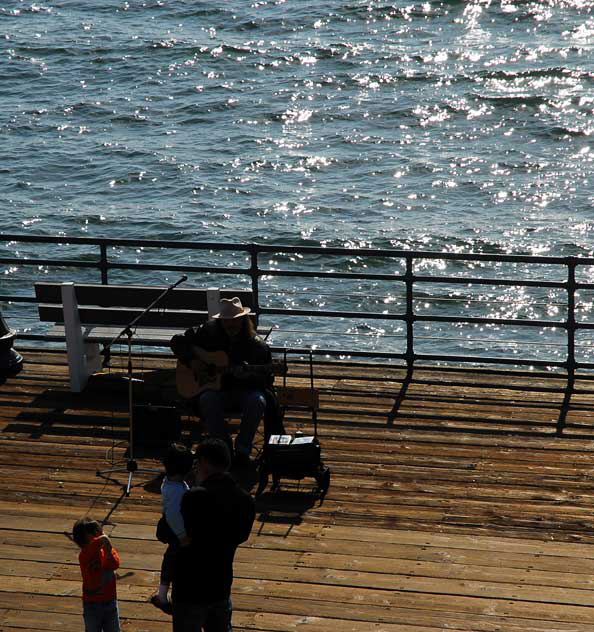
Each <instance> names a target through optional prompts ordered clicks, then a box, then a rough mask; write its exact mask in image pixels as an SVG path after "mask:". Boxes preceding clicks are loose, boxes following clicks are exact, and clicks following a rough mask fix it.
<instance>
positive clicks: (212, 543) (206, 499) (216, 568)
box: [172, 439, 255, 632]
mask: <svg viewBox="0 0 594 632" xmlns="http://www.w3.org/2000/svg"><path fill="white" fill-rule="evenodd" d="M229 465H230V455H229V450H228V448H227V446H226V444H225V442H224V441H221V440H220V439H206V440H205V441H203V442H202V443H201V444H200V445H199V446H198V448H197V450H196V461H195V469H196V470H197V472H196V473H197V480H198V486H197V487H194V488H192V489H191V490H190V491H188V492H186V494H185V495H184V497H183V499H182V504H181V513H182V516H183V519H184V525H185V528H186V533H187V535H188V538H189V539H190V545H189V546H187V547H184V549H183V554H181V555H178V556H177V558H176V561H175V568H174V578H173V587H172V602H173V632H199V631H200V632H230V631H231V630H232V627H231V607H232V606H231V599H230V595H231V585H232V583H233V559H234V556H235V550H236V549H237V547H238V546H239V545H240V544H241V543H242V542H245V541H246V540H247V539H248V537H249V535H250V531H251V529H252V525H253V523H254V518H255V503H254V499H253V498H252V497H251V496H250V494H249V493H248V492H246V491H245V490H244V489H242V488H241V487H240V486H239V485H238V484H237V483H236V482H235V480H234V479H233V478H232V477H231V476H230V474H229V473H228V471H227V470H228V468H229Z"/></svg>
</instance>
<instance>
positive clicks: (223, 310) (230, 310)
mask: <svg viewBox="0 0 594 632" xmlns="http://www.w3.org/2000/svg"><path fill="white" fill-rule="evenodd" d="M219 310H220V311H219V313H218V314H215V315H214V316H213V318H220V319H222V320H231V319H233V318H241V317H242V316H245V315H246V314H249V313H250V308H249V307H244V306H243V305H242V304H241V300H240V299H239V298H238V297H237V296H234V297H233V298H222V299H221V300H220V301H219Z"/></svg>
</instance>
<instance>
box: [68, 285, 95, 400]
mask: <svg viewBox="0 0 594 632" xmlns="http://www.w3.org/2000/svg"><path fill="white" fill-rule="evenodd" d="M62 306H63V311H64V332H65V334H66V351H67V355H68V369H69V371H70V390H71V391H72V392H73V393H80V392H81V391H82V390H83V389H84V387H85V386H86V384H87V380H88V379H89V369H88V368H87V349H86V345H85V343H84V341H83V335H82V330H81V326H80V318H79V316H78V304H77V302H76V295H75V293H74V283H62Z"/></svg>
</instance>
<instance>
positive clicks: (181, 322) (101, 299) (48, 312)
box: [35, 282, 254, 329]
mask: <svg viewBox="0 0 594 632" xmlns="http://www.w3.org/2000/svg"><path fill="white" fill-rule="evenodd" d="M165 289H166V288H165V287H159V286H142V285H100V284H86V283H75V284H74V291H75V295H76V302H77V303H78V314H79V318H80V322H81V324H83V325H120V326H122V327H124V326H126V325H127V324H128V323H130V322H131V321H132V320H133V319H134V318H135V317H137V316H138V315H140V314H142V312H143V311H144V310H145V309H146V308H147V307H148V306H149V305H150V304H151V303H152V302H153V301H155V300H156V299H157V297H158V296H159V295H160V294H161V293H162V292H163V291H164V290H165ZM208 291H209V290H208V288H187V287H184V288H175V289H173V290H171V291H170V292H169V294H167V296H165V297H164V299H163V300H162V301H161V302H160V303H159V304H158V305H156V306H155V307H154V308H153V309H152V310H151V311H150V312H148V313H147V314H145V315H144V316H143V317H142V319H141V320H140V321H139V323H138V325H139V326H140V327H166V328H169V329H172V328H180V329H185V328H187V327H191V326H193V325H196V324H199V323H200V322H203V321H206V320H207V319H208ZM35 296H36V298H37V301H38V308H39V319H40V320H42V321H46V322H47V321H49V322H54V323H63V322H64V314H63V309H62V284H61V283H44V282H38V283H35ZM219 296H220V298H233V297H234V296H238V297H239V298H240V299H241V302H242V304H243V305H244V306H246V307H251V308H252V309H253V308H254V304H253V302H254V301H253V293H252V291H251V290H246V289H220V290H219Z"/></svg>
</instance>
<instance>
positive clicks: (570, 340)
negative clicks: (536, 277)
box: [557, 257, 577, 437]
mask: <svg viewBox="0 0 594 632" xmlns="http://www.w3.org/2000/svg"><path fill="white" fill-rule="evenodd" d="M576 266H577V259H576V258H575V257H567V320H566V321H565V328H566V330H567V357H566V359H565V365H566V367H567V386H566V388H565V397H564V399H563V404H562V406H561V413H560V415H559V419H558V420H557V436H559V437H560V436H561V435H562V434H563V429H564V428H565V422H566V420H567V413H568V412H569V405H570V402H571V395H572V393H573V387H574V384H575V330H576V318H575V288H576V283H575V269H576Z"/></svg>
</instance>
